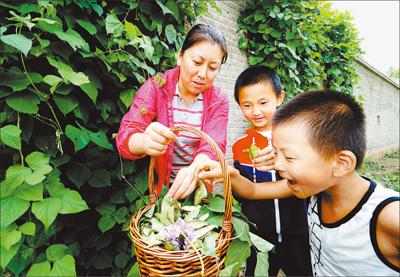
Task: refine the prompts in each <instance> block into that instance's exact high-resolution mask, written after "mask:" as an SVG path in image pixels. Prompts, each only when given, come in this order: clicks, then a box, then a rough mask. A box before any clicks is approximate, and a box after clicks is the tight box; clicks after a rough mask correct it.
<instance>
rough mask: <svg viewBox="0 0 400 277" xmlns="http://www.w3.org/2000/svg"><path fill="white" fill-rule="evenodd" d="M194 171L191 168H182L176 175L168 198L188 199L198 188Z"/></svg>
mask: <svg viewBox="0 0 400 277" xmlns="http://www.w3.org/2000/svg"><path fill="white" fill-rule="evenodd" d="M194 176H195V175H194V169H193V168H192V167H190V166H188V167H184V168H181V169H180V170H179V171H178V174H176V177H175V180H174V183H173V184H172V185H171V187H170V188H169V191H168V196H170V197H172V198H174V199H182V198H186V197H187V196H188V195H189V194H191V193H192V192H193V191H194V190H195V188H196V182H197V180H196V178H195V177H194Z"/></svg>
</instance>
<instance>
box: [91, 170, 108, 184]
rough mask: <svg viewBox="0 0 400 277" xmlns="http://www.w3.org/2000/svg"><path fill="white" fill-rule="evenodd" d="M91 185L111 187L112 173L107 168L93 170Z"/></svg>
mask: <svg viewBox="0 0 400 277" xmlns="http://www.w3.org/2000/svg"><path fill="white" fill-rule="evenodd" d="M89 185H91V186H92V187H94V188H102V187H111V175H110V172H108V171H107V170H105V169H98V170H95V171H93V174H92V177H90V179H89Z"/></svg>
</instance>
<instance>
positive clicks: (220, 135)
mask: <svg viewBox="0 0 400 277" xmlns="http://www.w3.org/2000/svg"><path fill="white" fill-rule="evenodd" d="M227 55H228V53H227V46H226V42H225V38H224V37H223V36H222V34H221V33H220V32H219V31H218V30H216V29H214V28H213V27H212V26H210V25H206V24H197V25H195V26H193V27H192V29H191V30H190V31H189V32H188V34H187V36H186V38H185V40H184V42H183V45H182V49H181V52H180V53H179V57H178V61H177V67H175V68H174V69H171V70H168V71H166V72H165V73H163V74H160V75H156V76H155V77H152V78H150V79H148V80H147V81H146V82H145V83H144V84H143V85H142V86H141V87H140V88H139V90H138V92H137V94H136V96H135V98H134V100H133V103H132V106H131V108H130V110H129V112H128V113H127V114H126V115H125V116H124V117H123V118H122V122H121V126H120V128H119V131H118V136H117V139H116V144H117V148H118V151H119V152H120V153H121V155H122V157H123V158H126V159H138V158H142V157H144V156H146V155H149V156H160V157H159V158H158V159H157V161H156V173H157V175H158V183H157V184H156V191H157V193H158V194H160V193H161V190H162V186H163V185H166V186H167V187H170V189H169V191H168V194H169V196H171V197H173V198H185V197H186V196H188V195H189V194H190V193H191V192H192V191H193V190H194V189H195V187H196V180H195V178H194V169H195V168H196V166H197V164H199V163H200V162H204V161H207V160H210V159H213V160H216V156H215V154H214V153H213V151H212V149H211V147H210V146H208V145H207V143H206V142H205V141H203V140H200V138H198V137H196V136H195V135H193V134H191V133H186V132H182V133H181V134H180V135H179V136H177V135H176V134H174V133H173V132H172V131H171V130H170V129H169V128H170V127H173V126H174V125H176V124H185V125H189V126H193V127H196V128H199V129H201V130H202V131H203V132H205V133H207V134H208V135H209V136H210V137H211V138H212V139H213V140H214V141H215V142H216V143H217V144H218V146H219V147H220V148H221V150H222V151H223V152H224V153H225V149H226V131H227V123H228V112H229V105H228V99H227V95H226V93H224V92H223V91H222V90H220V89H219V88H217V87H215V86H214V85H213V82H214V80H215V78H216V77H217V74H218V72H219V70H220V68H221V65H222V64H223V63H225V61H226V59H227ZM170 142H173V143H170Z"/></svg>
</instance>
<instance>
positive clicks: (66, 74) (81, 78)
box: [47, 57, 90, 86]
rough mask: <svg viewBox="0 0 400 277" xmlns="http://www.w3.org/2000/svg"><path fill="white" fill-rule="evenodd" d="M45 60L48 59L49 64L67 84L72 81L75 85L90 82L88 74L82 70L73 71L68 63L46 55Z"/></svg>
mask: <svg viewBox="0 0 400 277" xmlns="http://www.w3.org/2000/svg"><path fill="white" fill-rule="evenodd" d="M47 60H48V61H49V63H50V65H52V66H54V67H55V68H56V69H57V71H58V73H60V75H61V77H62V78H63V79H64V81H65V82H66V83H67V84H68V83H72V84H74V85H75V86H80V85H82V84H85V83H90V81H89V77H88V76H86V75H85V74H83V73H82V72H75V71H74V70H73V69H72V67H70V66H69V65H67V64H65V63H63V62H61V61H57V60H56V59H53V58H51V57H47Z"/></svg>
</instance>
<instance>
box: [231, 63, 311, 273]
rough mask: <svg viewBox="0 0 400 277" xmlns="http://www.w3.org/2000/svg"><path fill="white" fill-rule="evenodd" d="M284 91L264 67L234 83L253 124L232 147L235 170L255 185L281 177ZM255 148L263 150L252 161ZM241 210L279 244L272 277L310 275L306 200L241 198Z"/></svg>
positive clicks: (251, 266)
mask: <svg viewBox="0 0 400 277" xmlns="http://www.w3.org/2000/svg"><path fill="white" fill-rule="evenodd" d="M284 97H285V92H284V91H283V90H282V85H281V82H280V78H279V76H278V75H277V74H276V73H275V72H274V71H272V70H270V69H268V68H266V67H263V66H254V67H250V68H248V69H246V70H245V71H243V72H242V73H241V74H240V75H239V77H238V79H237V80H236V84H235V100H236V102H237V103H238V104H239V106H240V109H241V111H242V113H243V115H244V117H245V118H246V119H247V120H248V121H249V122H250V123H251V124H252V127H251V128H249V129H248V130H247V131H246V134H245V135H244V136H243V137H241V138H239V139H238V140H236V142H235V143H234V144H233V146H232V152H233V160H234V166H235V168H236V169H238V170H239V172H240V174H241V175H242V176H244V177H246V178H247V179H249V180H250V181H252V182H254V183H260V182H270V184H271V185H274V182H275V181H277V180H280V179H281V177H280V176H279V174H278V173H277V172H276V171H275V170H270V169H272V166H268V164H271V161H273V160H274V158H273V157H274V154H273V151H272V147H271V122H272V117H273V115H274V113H275V110H276V108H277V107H278V106H279V105H281V104H282V102H283V99H284ZM252 144H253V148H254V146H256V147H257V148H259V149H261V150H260V151H258V153H257V154H255V157H253V154H254V153H253V152H254V151H253V150H252V151H251V153H250V147H251V145H252ZM239 200H240V202H241V203H242V210H243V212H244V213H245V214H246V216H247V217H248V218H249V220H250V221H251V222H253V223H255V225H256V226H255V227H254V226H253V228H252V232H253V233H256V234H257V235H259V236H261V237H262V238H264V239H266V240H267V241H269V242H271V243H273V244H274V245H275V253H270V254H269V275H270V276H274V275H277V273H278V271H279V270H280V269H282V270H283V271H284V272H285V274H286V275H288V276H290V275H296V276H304V275H311V265H310V252H309V246H308V242H307V241H308V230H307V218H306V208H305V205H304V201H303V200H300V199H296V198H294V197H292V198H287V199H279V200H278V199H270V200H246V199H239ZM255 254H256V253H255V252H254V251H253V253H252V255H251V257H250V258H249V259H248V263H247V269H246V275H249V276H252V275H254V269H255V266H256V255H255Z"/></svg>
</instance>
